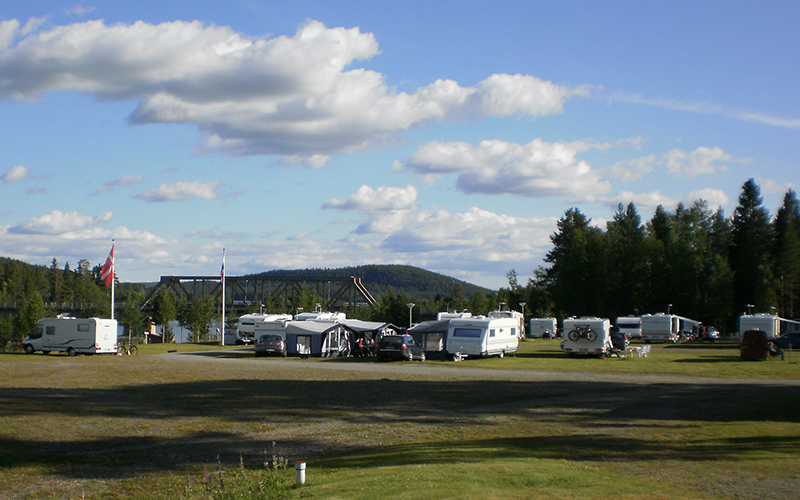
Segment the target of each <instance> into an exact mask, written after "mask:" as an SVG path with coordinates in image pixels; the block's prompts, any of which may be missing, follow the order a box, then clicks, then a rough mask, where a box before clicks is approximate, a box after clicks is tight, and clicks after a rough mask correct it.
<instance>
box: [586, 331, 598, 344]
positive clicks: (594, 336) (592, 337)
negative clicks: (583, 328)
mask: <svg viewBox="0 0 800 500" xmlns="http://www.w3.org/2000/svg"><path fill="white" fill-rule="evenodd" d="M586 338H587V339H588V340H589V342H594V341H595V340H597V332H596V331H594V330H589V331H588V332H586Z"/></svg>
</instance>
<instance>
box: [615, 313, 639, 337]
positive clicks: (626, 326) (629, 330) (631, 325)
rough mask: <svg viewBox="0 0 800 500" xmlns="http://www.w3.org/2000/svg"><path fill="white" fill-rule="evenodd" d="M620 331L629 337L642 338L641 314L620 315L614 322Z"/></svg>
mask: <svg viewBox="0 0 800 500" xmlns="http://www.w3.org/2000/svg"><path fill="white" fill-rule="evenodd" d="M614 324H615V325H616V327H617V328H618V329H619V331H620V333H624V334H626V335H627V336H628V338H629V339H640V338H642V317H641V316H620V317H619V318H617V321H615V322H614Z"/></svg>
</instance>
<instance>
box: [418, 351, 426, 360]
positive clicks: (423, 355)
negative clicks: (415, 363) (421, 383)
mask: <svg viewBox="0 0 800 500" xmlns="http://www.w3.org/2000/svg"><path fill="white" fill-rule="evenodd" d="M419 362H420V363H424V362H425V352H424V351H423V353H422V354H420V356H419Z"/></svg>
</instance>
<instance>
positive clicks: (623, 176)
mask: <svg viewBox="0 0 800 500" xmlns="http://www.w3.org/2000/svg"><path fill="white" fill-rule="evenodd" d="M655 164H656V155H647V156H642V157H640V158H633V159H629V160H624V161H618V162H617V163H615V164H614V166H612V167H611V168H610V169H609V171H608V172H607V173H606V176H607V177H608V178H609V179H611V180H615V181H622V182H630V181H638V180H640V179H641V178H642V177H643V176H644V174H649V173H650V172H652V171H653V165H655Z"/></svg>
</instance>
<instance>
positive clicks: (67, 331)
mask: <svg viewBox="0 0 800 500" xmlns="http://www.w3.org/2000/svg"><path fill="white" fill-rule="evenodd" d="M23 348H24V349H25V352H27V353H28V354H33V353H34V352H36V351H41V352H42V353H44V354H47V353H49V352H66V353H67V354H69V355H70V356H75V355H77V354H116V352H117V320H115V319H100V318H72V317H66V316H59V317H57V318H44V319H40V320H39V322H38V323H37V326H36V330H34V331H33V332H32V333H31V334H30V335H28V337H27V338H26V339H25V341H24V343H23Z"/></svg>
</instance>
